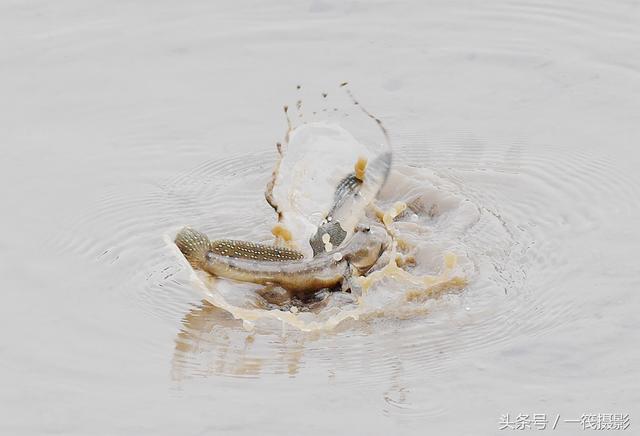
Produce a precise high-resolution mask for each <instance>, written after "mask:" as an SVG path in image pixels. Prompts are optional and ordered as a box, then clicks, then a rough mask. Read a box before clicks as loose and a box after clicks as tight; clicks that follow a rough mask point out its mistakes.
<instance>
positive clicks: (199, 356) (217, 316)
mask: <svg viewBox="0 0 640 436" xmlns="http://www.w3.org/2000/svg"><path fill="white" fill-rule="evenodd" d="M267 338H268V344H267V346H268V348H269V349H270V351H269V352H267V353H266V354H267V355H266V356H265V355H264V354H265V341H267ZM305 340H306V339H305V338H304V337H302V336H296V335H291V334H289V335H288V334H286V332H285V331H282V332H281V334H277V333H273V334H270V335H267V336H264V335H261V334H258V333H256V332H247V331H245V330H244V329H243V328H242V321H240V320H237V319H234V318H233V317H232V316H231V314H230V313H229V312H227V311H225V310H223V309H219V308H217V307H215V306H213V305H212V304H211V303H209V302H207V301H206V300H202V301H201V303H200V305H199V306H198V307H195V308H193V309H192V310H190V311H189V313H187V314H186V315H185V316H184V318H183V320H182V327H181V329H180V332H179V333H178V334H177V336H176V339H175V343H176V346H175V352H174V356H173V360H172V371H171V375H172V377H173V379H175V380H181V379H184V378H187V377H198V376H208V375H214V374H220V375H230V376H237V377H255V376H258V375H260V373H261V372H262V370H263V368H264V367H265V366H266V367H268V370H269V371H271V372H273V373H276V374H278V373H286V374H289V375H291V376H293V375H295V374H296V373H297V372H298V369H299V368H300V363H301V360H302V357H303V353H304V348H305ZM256 342H257V343H256Z"/></svg>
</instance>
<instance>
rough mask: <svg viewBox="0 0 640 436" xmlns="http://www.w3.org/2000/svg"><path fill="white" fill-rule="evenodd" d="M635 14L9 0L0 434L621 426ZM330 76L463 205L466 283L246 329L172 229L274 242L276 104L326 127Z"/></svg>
mask: <svg viewBox="0 0 640 436" xmlns="http://www.w3.org/2000/svg"><path fill="white" fill-rule="evenodd" d="M638 23H640V3H638V2H635V1H615V2H596V1H581V2H578V1H575V2H573V1H565V2H540V1H532V2H526V1H492V2H473V1H464V2H463V1H434V2H417V1H414V2H410V1H407V2H393V3H391V2H374V1H370V2H350V3H344V2H337V1H335V2H334V1H311V2H309V1H304V2H285V1H273V2H270V3H269V4H266V3H264V2H244V1H243V2H224V4H223V3H222V2H215V3H212V2H204V1H191V2H187V3H186V4H185V3H181V4H178V3H173V2H159V3H154V4H153V6H152V5H151V4H148V3H143V2H129V3H114V2H97V1H90V2H80V1H77V0H73V1H68V2H64V3H59V4H53V3H47V2H42V1H28V2H15V1H6V0H5V1H1V2H0V35H2V38H0V95H1V96H2V99H1V100H0V117H1V119H2V122H1V123H0V144H1V145H0V147H1V148H0V153H1V154H0V157H1V159H0V178H1V183H0V190H1V196H0V198H1V199H2V205H3V206H2V212H3V213H2V214H1V215H0V224H2V228H3V229H4V233H3V237H2V238H0V277H1V278H0V284H1V288H0V289H1V291H2V304H0V320H1V324H0V325H1V326H2V330H1V332H2V333H1V336H0V338H1V341H0V386H1V389H0V433H2V434H11V435H35V434H51V433H55V434H65V435H87V434H92V435H112V434H135V435H142V434H150V435H159V434H167V435H174V434H181V435H196V434H225V433H237V434H300V433H302V434H328V433H334V434H389V433H391V434H432V433H433V434H442V435H492V434H509V433H512V432H515V433H516V434H519V431H517V430H509V429H505V430H500V427H501V416H502V415H505V414H507V413H509V415H510V419H511V420H513V419H514V418H515V417H516V416H517V415H518V414H528V415H533V414H546V415H545V416H546V419H547V420H548V421H549V423H548V426H547V429H546V430H527V432H534V433H536V432H543V433H544V432H550V433H554V432H556V433H557V434H563V435H572V434H584V431H583V430H582V427H581V424H580V423H572V422H565V420H579V419H580V417H581V415H583V414H596V415H597V414H607V413H621V414H625V415H626V414H628V415H629V417H630V423H631V426H630V427H629V428H628V429H627V430H626V431H623V432H615V431H610V432H607V431H604V432H602V433H605V434H607V433H613V434H618V433H622V434H634V433H635V432H636V428H637V426H638V420H639V419H640V408H639V407H638V405H639V404H640V393H639V389H638V388H639V387H640V386H639V383H638V370H637V368H639V367H640V352H639V351H638V348H637V344H638V339H639V338H638V328H639V327H640V325H639V322H638V316H637V313H638V311H639V310H640V300H639V298H638V296H637V292H638V290H639V288H640V269H639V268H638V264H637V247H638V246H639V242H640V236H639V232H638V230H637V223H638V217H639V216H640V214H639V212H640V206H639V200H640V192H639V190H640V188H638V183H639V182H640V176H639V175H638V171H637V167H638V164H639V163H640V153H639V152H638V151H637V145H638V144H637V143H638V140H639V139H640V123H639V122H638V114H640V54H639V53H640V50H639V47H640V27H639V26H638ZM343 81H349V83H350V87H351V89H353V90H354V92H355V93H357V95H358V98H359V99H360V101H361V102H362V103H363V104H365V105H366V107H367V108H368V109H369V110H370V111H371V112H373V113H375V114H376V115H377V116H378V117H379V118H380V119H381V120H382V121H383V123H384V125H385V126H386V128H387V129H388V131H389V132H390V135H391V138H392V143H393V145H394V152H395V156H396V163H397V164H398V165H410V166H414V167H419V168H422V169H423V170H424V171H427V172H429V174H433V175H434V177H437V180H441V181H442V185H441V186H440V190H441V192H444V193H445V194H448V193H451V194H452V195H453V194H455V196H456V198H461V199H464V200H465V201H467V202H469V203H470V204H472V205H473V206H474V210H475V211H476V213H477V215H476V216H474V219H473V220H472V225H471V224H470V225H469V226H468V227H465V228H464V229H465V230H464V231H461V232H459V233H457V234H456V239H455V243H456V244H457V245H456V246H457V247H458V248H459V249H460V250H462V251H464V252H465V253H468V254H470V258H471V259H472V261H473V265H474V268H475V269H474V271H475V273H474V274H471V275H470V277H469V284H468V286H467V287H466V288H465V289H463V290H462V291H461V292H457V293H455V294H453V293H452V294H450V295H449V294H447V295H444V296H442V297H441V298H438V299H436V300H434V301H429V302H427V303H426V304H427V306H426V308H427V310H426V311H425V313H424V314H422V315H421V316H417V315H415V314H414V315H412V316H409V317H406V318H402V317H399V316H380V317H377V318H374V319H366V320H351V321H348V322H345V323H342V324H340V325H339V326H338V327H337V328H335V329H332V330H330V331H319V332H301V331H297V330H296V329H294V328H291V327H282V328H267V329H262V330H260V329H258V330H247V329H246V328H245V326H243V322H242V321H241V320H237V319H234V318H233V317H232V316H230V315H229V314H228V313H227V312H225V311H224V310H221V309H218V308H215V307H214V306H212V305H211V304H209V303H207V302H205V301H204V298H203V295H202V294H201V292H200V291H199V290H198V289H196V288H195V287H194V286H193V283H192V282H191V281H190V279H189V276H188V274H187V272H186V271H185V269H184V267H183V265H182V264H181V263H180V262H178V260H177V259H176V257H175V253H174V252H172V251H171V250H169V249H168V247H167V245H166V243H165V240H164V239H163V238H164V236H165V235H166V234H167V233H168V232H170V231H172V230H173V229H175V228H176V227H177V226H181V225H185V224H192V225H194V226H198V227H201V228H205V229H206V230H207V231H210V232H217V233H220V234H225V235H226V236H228V237H235V238H243V239H250V240H261V239H265V235H267V236H268V232H269V228H270V225H271V224H272V223H273V216H272V211H271V210H270V209H269V207H268V206H267V205H266V203H265V202H264V199H263V196H262V193H263V189H264V184H265V183H266V181H267V180H268V177H269V175H270V172H271V169H272V165H273V162H274V160H275V154H274V144H275V143H276V142H277V141H281V140H282V136H283V134H284V131H285V128H286V123H285V119H284V116H283V113H282V105H283V104H287V103H289V104H290V103H291V102H295V101H296V100H297V99H298V98H303V99H304V101H305V102H306V103H305V104H306V105H308V108H309V109H308V111H307V112H306V113H305V117H308V118H309V119H312V118H313V116H314V115H313V111H314V109H313V108H314V107H315V108H316V111H317V112H318V114H317V116H321V114H322V108H330V109H331V110H332V109H333V106H332V105H333V104H334V103H333V101H334V100H332V99H333V98H334V95H336V94H337V92H338V88H339V86H338V84H340V83H341V82H343ZM297 85H301V89H297ZM322 92H328V93H329V96H328V97H327V99H324V98H322V97H321V93H322ZM336 98H337V97H336ZM336 104H337V103H336ZM306 107H307V106H305V108H306ZM338 108H339V111H338V112H339V113H346V112H345V111H346V109H345V108H344V106H339V107H338ZM309 111H310V112H311V113H309ZM389 189H390V188H389V187H387V191H385V192H387V193H388V194H389V195H391V196H392V195H393V191H389ZM462 218H464V216H462ZM462 218H461V215H460V214H457V213H456V210H452V211H451V213H450V214H449V215H448V216H447V219H448V220H451V221H447V223H448V222H451V223H455V222H458V221H456V220H459V219H462ZM447 228H449V227H447V226H443V229H447ZM435 237H436V238H437V234H436V235H435ZM558 415H559V418H558V424H557V428H556V430H552V429H551V428H550V427H551V426H552V425H553V423H554V420H556V417H558Z"/></svg>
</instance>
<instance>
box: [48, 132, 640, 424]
mask: <svg viewBox="0 0 640 436" xmlns="http://www.w3.org/2000/svg"><path fill="white" fill-rule="evenodd" d="M394 141H395V142H397V143H400V144H402V146H401V147H397V148H396V150H395V156H396V161H395V165H396V172H398V171H399V174H401V176H398V175H396V179H395V183H393V184H389V185H387V186H386V187H385V189H384V190H383V192H382V193H381V197H380V200H379V205H380V206H381V207H385V205H387V204H391V203H392V202H394V201H395V200H396V199H397V198H396V193H397V190H398V189H400V188H399V187H400V186H401V182H404V183H407V184H411V183H414V184H415V180H423V179H424V180H425V181H426V182H424V183H425V184H427V182H428V186H427V185H425V186H424V189H423V194H424V199H426V200H425V201H431V202H432V203H433V204H430V205H429V209H430V211H431V212H430V213H431V214H432V215H433V216H432V221H430V226H431V227H430V228H431V232H430V233H429V234H428V235H426V236H425V240H427V241H428V244H431V246H432V247H435V249H440V248H442V247H448V249H451V250H453V251H454V252H455V253H456V254H457V255H458V256H459V258H461V259H465V260H466V261H467V262H468V266H469V268H468V269H467V272H468V273H469V275H468V277H467V279H468V284H467V286H465V288H464V289H463V290H462V291H461V292H445V293H444V294H443V295H441V296H440V297H439V298H435V299H428V300H427V301H424V302H423V304H422V306H421V307H422V308H423V310H422V311H421V312H420V313H418V312H416V311H412V312H411V313H407V314H406V316H403V315H402V312H399V311H397V310H396V311H389V312H388V313H386V312H385V310H378V311H376V312H375V313H373V312H372V313H370V314H369V315H371V316H362V317H359V318H358V319H352V318H349V317H346V318H345V319H344V320H343V321H342V322H340V323H338V324H337V325H336V326H334V327H333V328H332V329H331V330H330V331H326V330H323V331H316V332H303V331H299V330H298V329H296V328H294V327H291V326H287V325H286V324H284V323H277V324H275V325H272V326H271V327H269V326H268V325H267V326H265V327H262V328H258V329H255V328H254V329H252V330H249V331H247V330H246V328H245V327H246V323H244V325H243V320H241V319H234V317H233V316H231V315H230V314H229V313H228V312H226V311H224V310H221V309H220V308H217V307H215V306H212V305H211V304H210V303H209V302H207V301H206V300H205V299H204V298H203V295H202V294H201V291H200V290H198V289H197V288H196V287H194V282H193V280H192V273H191V270H190V268H189V267H188V266H187V265H186V264H185V263H184V262H181V261H180V259H179V257H178V256H177V255H176V250H175V249H173V248H172V247H170V246H168V245H167V243H166V235H169V234H171V232H173V231H175V230H176V229H178V228H179V227H181V226H183V225H187V224H188V225H192V226H194V227H197V228H200V229H203V230H204V231H205V232H207V233H208V234H209V235H211V236H212V237H217V236H220V237H223V236H224V237H232V238H242V239H248V240H254V241H261V242H268V241H270V240H271V235H270V232H269V230H270V228H271V225H272V224H273V223H274V221H275V217H274V216H273V212H272V210H271V209H270V207H269V206H268V205H267V204H266V202H265V201H264V197H263V187H264V186H265V183H266V181H267V180H268V178H269V176H270V173H271V170H272V166H273V163H274V161H275V153H274V152H273V151H272V150H266V151H263V152H261V153H257V154H253V155H251V156H244V155H243V156H235V157H231V158H225V159H212V160H209V161H206V162H203V163H202V164H200V165H198V166H197V167H194V168H193V169H191V170H189V171H186V172H184V173H181V174H178V175H177V176H175V177H173V178H171V179H168V180H164V181H160V182H158V183H151V184H149V185H147V186H145V187H143V188H141V189H140V192H139V193H138V195H136V196H129V197H127V198H123V197H122V196H120V195H118V194H117V193H111V194H106V195H104V196H103V197H102V198H101V200H100V201H99V202H98V203H97V207H96V208H95V209H94V210H93V211H92V213H90V214H88V215H86V216H84V217H82V218H80V219H79V220H78V222H77V223H76V224H75V226H74V228H75V231H74V238H71V239H69V240H67V241H66V242H65V243H64V244H59V246H58V248H59V249H62V250H66V251H73V252H75V253H76V254H78V255H79V256H81V257H83V258H85V259H87V260H92V261H95V262H98V263H99V264H101V265H103V267H104V268H106V270H107V271H111V272H117V274H115V276H117V277H118V280H117V281H114V282H113V283H110V286H109V292H111V293H112V294H113V295H114V296H116V298H120V299H122V300H123V301H127V302H129V303H130V302H134V304H136V305H137V306H138V307H140V308H141V309H142V310H145V311H148V312H149V313H152V314H154V315H156V316H159V317H161V318H163V319H165V320H166V321H167V323H172V324H173V323H175V322H177V321H179V322H180V323H181V324H182V325H181V326H180V327H179V329H178V330H179V331H178V332H177V335H176V346H175V353H174V356H173V360H172V367H173V369H172V376H173V377H174V378H176V379H181V378H184V377H194V376H206V375H208V374H226V375H230V376H238V377H257V376H259V375H260V374H262V373H283V374H289V375H295V374H296V373H297V372H298V371H299V370H300V369H301V368H303V367H304V366H305V362H308V361H313V362H314V367H320V368H324V369H325V370H326V371H327V373H328V374H335V368H336V362H340V369H341V372H342V373H348V374H352V375H353V377H349V378H348V379H347V380H343V381H342V382H343V383H347V384H354V386H357V385H358V383H361V382H362V383H365V380H371V379H372V377H373V379H377V377H378V376H382V375H385V376H387V375H390V374H397V375H396V376H394V377H396V378H397V379H398V382H397V383H396V384H395V385H394V386H390V387H389V391H388V393H387V395H386V396H385V401H386V402H387V407H388V408H390V409H389V410H390V411H395V412H394V413H406V414H411V409H410V408H409V407H407V408H403V398H405V397H406V396H407V395H409V394H408V393H407V391H406V389H404V388H403V384H402V382H401V380H402V379H403V377H404V378H409V379H411V378H415V377H416V376H417V374H419V373H421V372H422V371H424V369H425V368H429V369H430V372H429V373H430V374H434V373H437V372H438V371H439V369H442V368H443V367H444V365H446V362H447V361H448V359H450V356H453V355H455V356H460V355H464V353H466V352H469V351H470V350H473V349H478V348H481V349H490V348H491V347H495V346H497V345H498V344H502V343H505V342H513V341H516V340H517V339H518V337H521V336H522V335H524V334H531V333H533V334H536V333H542V332H544V331H545V330H548V329H552V328H554V326H557V325H559V324H561V323H565V322H569V321H571V320H572V319H575V318H576V317H577V315H578V311H579V309H580V307H579V305H576V304H574V302H573V301H571V300H570V299H569V298H570V297H567V296H565V295H564V294H563V292H562V290H563V288H565V287H575V286H580V284H581V283H582V282H583V281H585V280H588V276H586V277H585V275H584V274H577V273H578V272H579V271H580V270H581V269H582V268H584V265H594V264H595V263H597V253H595V252H594V251H593V250H583V251H582V252H581V254H576V253H577V251H576V244H579V241H580V238H581V236H582V235H587V234H589V235H593V234H594V232H598V231H600V230H602V229H603V227H604V226H606V225H610V221H607V218H608V217H609V214H610V211H611V210H616V213H618V214H619V215H625V214H629V213H632V212H633V207H632V206H628V207H625V204H626V205H628V204H630V202H631V199H637V198H638V197H639V196H638V192H637V188H636V187H635V185H634V184H633V183H630V182H629V181H628V180H623V179H621V178H619V177H612V175H615V174H620V172H619V171H617V170H616V168H615V167H614V166H613V165H612V164H611V163H610V162H609V161H608V160H607V159H606V158H605V157H602V156H591V155H589V154H587V153H583V154H580V153H575V152H569V151H565V150H562V149H560V148H552V147H537V148H536V152H535V153H533V152H531V151H526V150H531V149H532V147H523V146H521V145H518V144H517V143H516V144H515V145H514V144H509V145H505V146H500V145H496V144H493V145H492V146H491V147H490V148H489V147H487V146H485V145H484V144H483V143H482V141H480V140H478V139H476V138H470V137H468V136H467V135H466V134H462V135H460V136H457V137H454V138H452V139H451V138H449V139H438V140H437V142H438V144H435V143H431V141H432V140H431V139H428V138H423V137H420V136H413V135H407V134H400V135H398V137H397V138H395V139H394ZM398 177H399V178H398ZM420 177H422V178H423V179H420ZM412 186H415V185H412ZM594 205H598V206H597V207H595V206H594ZM608 222H609V224H607V223H608ZM398 224H399V225H402V219H400V220H399V222H398ZM578 252H579V251H578ZM436 257H437V256H436ZM581 281H582V282H581ZM398 337H402V338H403V340H402V341H398V340H397V338H398ZM365 374H366V376H365ZM419 385H420V386H425V385H424V384H419ZM428 397H429V395H428V393H424V396H422V397H420V398H422V399H423V400H424V399H425V398H428ZM420 401H422V400H419V399H418V398H415V397H414V398H413V399H412V400H411V402H410V403H411V404H414V405H415V404H416V403H417V402H418V403H419V402H420ZM424 401H427V400H424ZM407 403H409V402H407ZM428 403H429V402H428V401H427V403H426V404H421V405H420V407H419V410H420V411H421V413H425V411H430V412H429V413H432V414H438V413H440V412H439V410H441V407H440V406H439V405H436V404H431V405H430V404H428Z"/></svg>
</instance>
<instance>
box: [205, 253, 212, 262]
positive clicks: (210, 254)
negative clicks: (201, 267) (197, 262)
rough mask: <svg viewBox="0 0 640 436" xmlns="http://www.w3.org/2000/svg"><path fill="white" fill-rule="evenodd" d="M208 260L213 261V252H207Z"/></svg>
mask: <svg viewBox="0 0 640 436" xmlns="http://www.w3.org/2000/svg"><path fill="white" fill-rule="evenodd" d="M204 257H205V258H206V259H207V260H212V259H213V251H207V254H205V255H204Z"/></svg>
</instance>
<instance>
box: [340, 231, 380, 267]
mask: <svg viewBox="0 0 640 436" xmlns="http://www.w3.org/2000/svg"><path fill="white" fill-rule="evenodd" d="M390 240H391V239H390V237H389V234H388V233H387V231H386V230H385V229H384V227H382V226H380V225H376V224H371V225H368V224H358V225H357V226H356V227H355V229H354V234H353V237H352V238H351V240H350V241H349V243H348V247H347V250H345V251H347V252H348V254H347V255H346V256H345V257H346V259H347V260H348V261H349V263H350V264H351V265H352V266H354V267H356V269H357V270H358V271H359V272H360V273H364V272H366V271H367V270H369V269H370V268H371V267H372V266H373V265H374V264H375V263H376V261H377V260H378V258H379V257H380V255H381V254H382V252H383V251H384V250H385V249H386V248H387V246H388V245H389V242H390Z"/></svg>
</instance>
